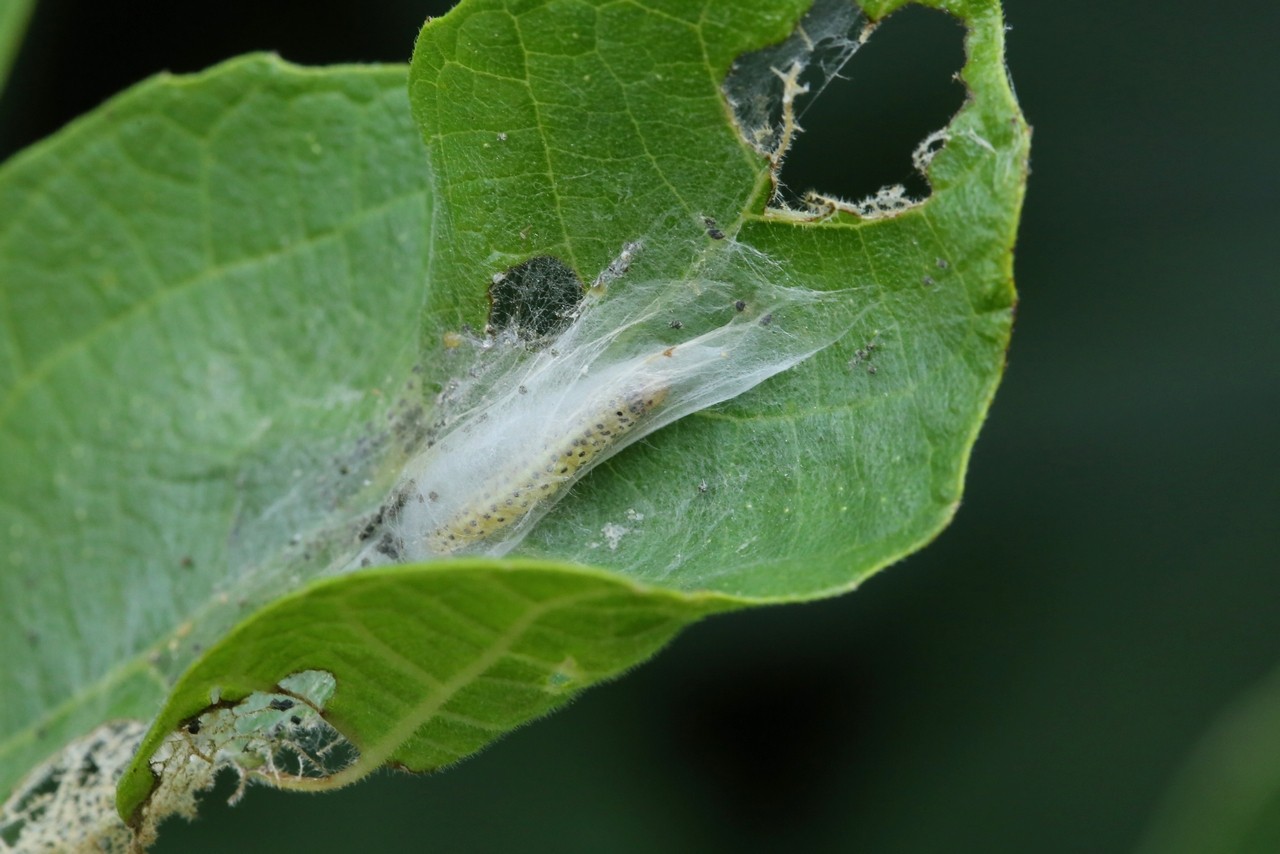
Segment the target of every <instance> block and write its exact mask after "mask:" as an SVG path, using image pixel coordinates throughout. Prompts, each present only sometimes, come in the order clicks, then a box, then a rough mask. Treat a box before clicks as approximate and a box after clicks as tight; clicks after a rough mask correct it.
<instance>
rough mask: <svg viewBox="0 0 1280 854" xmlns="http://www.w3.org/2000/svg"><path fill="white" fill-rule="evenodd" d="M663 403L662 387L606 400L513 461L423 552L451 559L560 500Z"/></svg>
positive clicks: (433, 535) (443, 526)
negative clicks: (523, 457) (534, 450)
mask: <svg viewBox="0 0 1280 854" xmlns="http://www.w3.org/2000/svg"><path fill="white" fill-rule="evenodd" d="M666 398H667V389H665V388H661V387H659V388H651V389H645V390H640V391H633V392H630V393H627V394H625V395H621V396H619V397H614V398H611V399H610V400H609V401H607V402H606V404H605V406H604V407H603V408H601V409H600V410H598V411H594V412H593V411H585V412H583V413H582V414H581V417H580V418H579V420H578V421H577V422H576V423H573V424H566V425H564V430H565V433H564V436H563V437H562V438H559V439H556V440H553V441H551V442H550V443H549V444H547V445H545V446H544V447H543V448H542V449H541V450H540V451H539V452H538V453H536V454H535V455H533V456H532V458H530V459H528V460H523V461H522V460H520V459H513V460H512V468H511V470H510V471H504V472H499V473H498V475H497V476H496V477H494V478H491V479H490V480H489V481H487V482H486V483H485V484H484V485H483V486H481V487H480V488H479V489H477V490H476V491H477V492H478V493H479V495H478V496H477V497H476V498H475V499H473V500H471V501H470V502H469V503H467V504H466V505H464V506H463V507H462V508H461V509H460V510H458V511H457V512H456V513H454V514H453V515H452V516H450V517H449V518H448V519H446V520H445V521H444V522H443V523H442V524H441V525H440V526H439V527H437V528H435V529H434V530H432V531H431V532H430V533H428V534H427V536H426V540H425V542H426V546H427V549H428V550H429V551H431V553H433V554H439V555H446V554H452V553H454V552H457V551H459V550H461V549H465V548H468V547H470V546H473V545H475V544H477V543H480V542H483V541H484V540H487V539H489V538H491V537H493V536H495V535H497V534H500V533H502V532H503V531H506V530H507V529H509V528H511V527H513V526H515V525H518V524H519V523H520V522H521V521H522V520H523V519H524V518H525V517H526V516H528V515H529V514H530V513H531V512H533V511H534V510H535V509H537V508H538V507H539V506H540V505H545V504H549V503H552V502H554V501H555V500H556V499H557V498H559V497H560V494H561V493H562V492H563V491H564V490H565V488H566V487H567V486H568V485H569V484H570V483H572V482H573V480H574V478H575V476H576V475H577V473H578V472H579V471H580V470H584V469H586V468H589V467H590V466H591V464H592V462H593V461H594V460H595V459H596V458H597V457H599V456H600V455H601V454H602V453H604V452H605V451H608V450H609V449H610V448H612V447H614V446H615V445H617V444H618V443H619V442H621V441H622V440H623V439H624V438H625V437H626V435H627V434H628V433H630V432H631V431H632V430H634V429H636V427H638V426H639V425H640V424H642V423H643V422H644V420H645V418H647V417H648V416H649V415H651V414H652V413H653V412H654V411H655V410H656V409H657V408H658V407H660V406H661V405H662V402H663V401H664V400H666ZM427 500H428V501H430V500H431V498H430V496H429V495H428V499H427ZM436 500H438V495H437V499H436Z"/></svg>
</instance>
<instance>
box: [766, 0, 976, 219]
mask: <svg viewBox="0 0 1280 854" xmlns="http://www.w3.org/2000/svg"><path fill="white" fill-rule="evenodd" d="M963 65H964V28H963V26H962V25H961V24H960V22H959V21H957V20H956V19H955V18H953V17H952V16H951V15H949V14H947V13H945V12H941V11H938V10H935V9H926V8H923V7H920V6H909V7H907V8H905V9H903V10H901V11H899V12H897V13H895V14H894V15H892V16H891V17H890V18H888V19H887V20H885V21H884V22H882V23H881V24H880V26H879V27H877V28H876V30H875V32H873V33H872V34H871V37H870V38H869V39H868V40H867V41H866V43H865V44H863V45H862V46H861V47H860V48H859V49H858V51H857V53H856V55H855V56H854V57H853V58H852V59H851V60H850V61H849V62H848V63H847V64H846V65H845V66H844V68H843V69H842V70H841V72H840V76H839V77H836V78H835V79H833V80H831V82H830V83H828V84H827V86H826V88H825V89H823V90H822V93H821V96H820V97H816V98H815V97H814V95H810V96H809V97H807V98H805V99H804V100H802V101H800V102H799V117H798V118H799V122H800V125H801V127H803V128H804V133H801V134H799V135H798V136H797V137H796V139H795V142H794V144H793V145H792V147H791V149H790V151H789V152H788V154H787V157H786V160H785V161H784V162H783V166H782V175H781V179H782V184H783V187H784V189H783V193H784V199H785V200H786V201H787V202H788V203H794V202H795V201H796V200H798V199H800V198H801V197H802V196H803V195H804V193H805V192H807V191H809V190H817V191H818V192H820V193H822V194H823V195H825V196H835V197H839V198H843V199H862V198H866V197H868V196H873V195H875V194H876V192H877V191H879V190H880V189H881V188H882V187H888V186H891V185H894V184H902V185H903V186H904V187H906V190H907V195H908V196H910V197H911V198H916V199H922V198H924V197H926V196H927V195H928V194H929V184H928V182H927V181H926V180H925V178H924V176H923V175H921V174H920V173H919V172H918V171H916V169H915V167H914V166H913V165H912V160H911V155H912V152H913V151H914V150H915V149H916V147H917V146H918V145H919V144H920V143H921V141H922V140H924V139H925V137H927V136H928V135H929V134H930V133H932V132H933V131H936V130H939V129H941V128H943V127H945V126H946V124H947V122H949V121H950V120H951V118H952V116H954V115H955V114H956V112H957V111H958V110H959V109H960V107H961V106H962V105H963V103H964V99H965V88H964V85H963V84H962V83H960V82H959V80H958V79H957V78H956V75H957V73H958V72H959V71H960V69H961V68H962V67H963ZM819 88H820V87H819V86H812V87H811V91H812V92H813V93H817V92H818V90H819Z"/></svg>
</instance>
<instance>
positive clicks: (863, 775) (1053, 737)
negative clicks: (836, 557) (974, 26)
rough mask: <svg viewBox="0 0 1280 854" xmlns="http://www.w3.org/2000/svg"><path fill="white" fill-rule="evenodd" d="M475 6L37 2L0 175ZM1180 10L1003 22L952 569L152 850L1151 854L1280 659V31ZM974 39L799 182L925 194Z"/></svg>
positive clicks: (888, 62)
mask: <svg viewBox="0 0 1280 854" xmlns="http://www.w3.org/2000/svg"><path fill="white" fill-rule="evenodd" d="M447 5H449V4H447V3H433V2H427V0H367V2H355V0H308V2H303V0H224V2H220V3H208V4H200V3H174V2H172V0H128V2H126V0H92V2H91V0H41V3H40V6H39V8H38V10H37V12H36V14H35V17H34V19H33V23H32V27H31V30H30V33H29V37H28V40H27V42H26V44H25V47H24V49H23V52H22V53H21V55H20V57H19V60H18V64H17V66H16V68H15V72H14V74H13V76H12V79H11V82H10V85H9V87H8V89H7V91H6V92H5V94H4V96H3V100H0V156H7V155H8V154H9V153H11V152H12V151H14V150H16V149H17V148H19V147H21V146H23V145H26V144H29V143H30V142H32V141H34V140H36V139H38V138H40V137H42V136H45V135H47V134H48V133H50V132H52V131H54V130H56V129H57V128H58V127H59V126H60V125H62V124H63V123H65V122H66V121H67V120H69V119H71V118H72V117H74V116H76V115H78V114H80V113H82V112H84V111H86V110H89V109H91V108H93V107H94V106H95V105H96V104H98V103H100V102H101V101H102V100H103V99H104V98H106V97H107V96H109V95H111V94H113V93H115V92H117V91H119V90H120V89H123V88H124V87H126V86H128V85H129V84H131V83H134V82H136V81H137V80H140V79H142V78H143V77H145V76H147V75H149V74H151V73H154V72H156V71H160V70H162V69H169V70H172V71H194V70H197V69H200V68H203V67H205V66H207V65H210V64H212V63H214V62H217V61H218V60H221V59H224V58H226V57H229V56H232V55H234V54H237V53H242V52H245V51H249V50H263V49H267V50H275V51H278V52H279V53H281V54H282V55H283V56H284V57H285V58H287V59H290V60H293V61H296V62H302V63H332V62H347V61H372V60H380V61H402V60H407V59H408V57H409V53H410V50H411V47H412V44H413V39H414V36H415V35H416V32H417V29H418V27H419V26H420V24H421V22H422V20H423V19H424V18H425V17H426V15H428V14H431V13H439V12H442V11H443V7H445V6H447ZM1176 5H1177V4H1169V3H1156V2H1152V0H1140V2H1133V3H1127V4H1113V3H1103V2H1101V0H1091V2H1084V3H1048V2H1038V0H1007V3H1006V12H1007V16H1008V21H1009V24H1010V25H1011V27H1012V30H1011V32H1010V33H1009V62H1010V65H1011V69H1012V75H1013V78H1014V80H1015V83H1016V86H1017V90H1018V94H1019V96H1020V99H1021V101H1022V105H1023V108H1024V110H1025V111H1026V114H1027V116H1028V118H1029V119H1030V121H1031V123H1032V124H1033V125H1034V127H1035V137H1034V144H1033V156H1032V166H1033V173H1034V174H1033V175H1032V178H1031V186H1030V191H1029V195H1028V197H1027V206H1026V211H1025V218H1024V222H1023V227H1022V231H1021V236H1020V239H1019V245H1018V255H1017V265H1016V270H1017V276H1018V282H1019V287H1020V291H1021V296H1022V303H1021V305H1020V306H1019V311H1018V324H1017V330H1016V332H1015V335H1014V342H1013V347H1012V350H1011V353H1010V360H1009V370H1008V374H1007V376H1006V379H1005V382H1004V385H1003V387H1002V388H1001V390H1000V393H999V395H998V397H997V399H996V404H995V407H994V409H993V411H992V413H991V417H990V420H989V422H988V423H987V425H986V428H985V429H984V431H983V434H982V437H981V439H980V440H979V442H978V446H977V449H976V451H975V453H974V457H973V461H972V467H971V473H970V477H969V483H968V489H967V493H966V500H965V504H964V507H963V508H962V509H961V511H960V513H959V515H958V516H957V518H956V521H955V523H954V524H953V525H952V526H951V528H950V529H949V530H947V531H946V532H945V533H944V534H943V535H942V536H941V537H940V538H939V539H938V541H937V542H936V543H934V544H933V545H932V546H930V547H929V548H928V549H926V550H925V551H923V552H921V553H920V554H918V555H915V556H913V557H911V558H910V559H908V560H906V561H905V562H904V563H903V564H901V565H899V566H896V567H893V568H892V569H890V570H888V571H886V572H884V573H883V574H881V575H879V576H877V577H876V578H874V579H873V580H871V581H870V582H868V583H867V584H866V585H865V586H864V587H863V589H861V590H860V591H859V592H857V593H855V594H853V595H850V596H846V597H843V598H841V599H838V600H834V601H827V602H822V603H818V604H813V605H804V606H790V607H779V608H772V609H760V610H756V611H753V612H748V613H743V614H738V615H733V616H729V617H722V618H717V619H713V620H710V621H708V622H705V623H703V624H701V625H698V626H695V627H693V628H692V629H690V630H689V631H688V632H686V633H685V634H684V635H683V636H682V637H681V638H680V639H679V640H678V641H677V642H676V643H675V644H673V645H672V646H671V647H670V648H669V649H667V650H666V651H665V652H664V653H663V654H662V655H660V656H659V657H658V658H657V659H656V660H655V661H653V662H651V663H649V664H647V665H645V666H644V667H642V668H640V669H638V670H637V671H636V672H634V673H632V674H630V675H629V676H627V677H626V678H625V679H623V680H621V681H619V682H617V683H615V684H612V685H608V686H604V687H601V688H598V689H596V690H593V691H591V692H589V693H587V694H586V695H584V696H583V697H581V698H580V699H579V700H578V701H577V702H576V703H575V704H574V705H573V706H571V707H570V708H568V709H567V710H565V711H562V712H560V713H559V714H557V715H555V716H553V717H551V718H549V719H547V720H544V721H541V722H538V723H536V724H533V725H531V726H529V727H526V728H525V729H523V730H521V731H519V732H517V733H515V734H513V735H511V736H509V737H508V738H506V739H504V740H503V741H501V742H499V743H498V744H496V745H495V746H493V747H491V748H490V749H489V750H487V751H485V752H484V753H482V754H481V755H479V756H477V757H474V758H472V759H470V760H468V761H466V762H464V763H463V764H461V765H460V766H458V767H457V768H454V769H451V770H449V771H447V772H445V773H442V774H439V775H437V776H434V777H426V778H410V777H406V776H403V775H392V774H383V775H379V776H378V777H377V778H376V779H374V780H371V781H369V782H366V783H363V784H361V785H359V786H357V787H355V788H354V789H351V790H349V791H345V792H342V793H338V794H330V795H324V796H303V795H290V794H282V793H277V792H271V791H267V790H265V789H255V790H253V791H252V792H251V794H250V796H249V797H248V798H247V799H246V801H245V802H244V803H243V804H242V805H240V806H239V807H236V808H235V809H231V810H228V809H227V808H226V807H225V806H223V805H222V800H223V799H221V798H215V799H214V800H213V801H212V802H211V803H210V805H209V806H207V807H206V809H205V811H204V816H205V818H204V820H203V821H202V822H200V823H199V824H196V825H193V826H190V827H184V826H178V825H173V826H169V827H168V828H167V832H166V834H165V837H164V840H163V844H162V845H161V847H160V849H159V850H160V851H162V852H163V851H170V852H178V851H190V852H197V851H225V850H237V851H245V852H249V851H271V852H277V851H281V850H299V849H305V850H312V851H348V850H439V851H477V852H484V851H557V852H587V851H593V852H594V851H655V850H664V851H720V850H723V851H747V852H750V851H774V850H784V849H786V850H813V851H869V852H880V851H885V852H936V851H946V852H1006V851H1007V852H1111V851H1130V850H1132V849H1133V848H1134V846H1135V845H1136V844H1137V842H1138V840H1139V838H1140V837H1141V835H1142V833H1143V829H1144V828H1145V827H1146V825H1147V822H1148V820H1149V818H1150V815H1151V813H1152V811H1153V809H1154V808H1155V807H1156V806H1157V804H1158V803H1159V802H1160V800H1161V798H1162V797H1163V794H1164V792H1165V791H1166V788H1167V786H1168V785H1169V783H1170V781H1171V779H1172V777H1173V776H1174V774H1175V773H1176V772H1177V771H1178V769H1179V768H1180V767H1181V766H1182V765H1183V763H1184V762H1185V760H1186V758H1187V756H1188V754H1189V753H1190V751H1191V750H1192V748H1193V747H1194V746H1195V745H1196V743H1197V742H1198V740H1199V739H1200V738H1201V736H1202V735H1203V734H1204V732H1205V731H1206V729H1207V728H1208V727H1209V726H1210V725H1211V724H1212V723H1213V722H1214V721H1215V719H1217V718H1218V717H1219V716H1220V715H1221V714H1222V712H1223V711H1224V710H1225V709H1227V708H1228V707H1229V705H1230V704H1231V703H1232V702H1234V701H1235V700H1236V699H1237V698H1238V697H1240V696H1241V695H1242V693H1243V692H1245V691H1247V690H1248V689H1249V688H1250V686H1252V685H1254V684H1256V683H1257V682H1258V681H1259V680H1261V679H1262V678H1264V677H1265V676H1266V674H1268V673H1269V672H1271V671H1272V669H1273V668H1276V667H1277V666H1280V572H1278V570H1280V560H1278V557H1280V549H1278V548H1277V545H1278V544H1280V536H1277V518H1278V517H1280V452H1278V451H1277V444H1278V443H1280V430H1278V429H1277V428H1278V427H1280V344H1278V343H1277V337H1278V336H1277V332H1280V328H1278V327H1280V324H1278V322H1277V319H1278V318H1280V275H1277V269H1280V240H1277V237H1278V235H1280V206H1278V205H1277V201H1278V200H1280V167H1277V165H1276V155H1275V153H1274V152H1273V151H1272V150H1271V149H1272V148H1273V147H1274V146H1275V145H1276V141H1277V139H1280V51H1277V50H1276V48H1275V40H1276V37H1277V34H1280V5H1276V4H1274V3H1269V2H1266V3H1264V2H1240V3H1234V4H1229V5H1228V6H1226V7H1222V8H1221V9H1219V8H1217V7H1213V6H1209V7H1206V8H1205V9H1203V10H1201V11H1199V12H1198V13H1196V14H1191V13H1181V14H1180V13H1177V12H1175V11H1174V10H1175V8H1176ZM960 37H961V32H960V30H959V28H958V27H957V26H956V25H955V24H954V23H953V22H952V21H951V20H950V19H948V18H946V17H945V16H944V15H942V14H940V13H932V12H926V11H923V10H919V9H915V10H908V11H906V12H904V13H901V14H900V15H899V16H895V17H894V18H892V19H890V20H889V21H888V22H887V23H886V24H885V25H884V27H883V29H882V30H881V32H879V33H878V34H877V35H876V36H875V37H874V38H873V39H872V40H871V42H870V44H869V45H868V46H867V47H866V48H865V49H864V50H863V51H862V52H860V53H859V54H858V56H857V57H855V59H854V61H853V62H852V63H851V64H850V66H849V67H848V68H847V69H846V75H847V77H848V78H849V79H848V80H847V81H837V83H836V84H833V85H832V87H831V88H830V89H829V90H828V92H827V93H826V94H825V96H824V101H823V102H822V103H821V104H820V105H819V106H815V107H814V108H813V109H811V110H810V111H809V112H808V113H807V114H806V116H805V119H804V123H805V124H806V126H807V127H808V128H809V131H810V132H809V134H808V136H806V137H805V138H803V139H802V141H801V144H800V147H798V148H797V149H796V151H795V152H794V154H793V156H792V159H791V164H790V167H789V170H788V172H787V175H786V177H787V178H788V180H789V182H790V183H791V184H792V185H793V186H795V187H796V188H797V189H800V190H803V189H805V188H807V187H808V186H816V187H817V188H819V189H821V190H824V191H827V192H830V193H836V194H839V195H844V196H853V197H857V196H860V195H863V194H865V193H867V192H870V191H873V190H874V189H875V188H876V187H878V186H879V185H881V184H884V183H888V182H893V181H899V180H904V179H909V178H910V176H911V171H910V160H909V155H910V151H911V148H912V147H913V146H914V145H915V143H916V142H917V141H918V140H919V139H920V138H921V137H922V136H923V135H924V134H925V133H927V132H928V131H929V130H931V129H933V128H936V127H939V126H941V125H942V124H944V123H945V121H946V119H947V117H948V116H949V115H950V114H951V113H952V112H953V111H954V110H955V109H956V108H957V107H958V106H959V103H960V99H961V97H962V91H961V90H960V88H959V86H958V85H957V84H955V83H954V82H953V81H951V80H950V75H951V74H952V73H953V72H954V71H955V70H956V69H957V68H958V67H959V65H960V63H961V61H962V53H961V43H960ZM1277 727H1280V720H1278V721H1277ZM229 792H230V788H227V789H226V790H225V791H224V792H222V794H229ZM1269 850H1277V849H1269Z"/></svg>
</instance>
